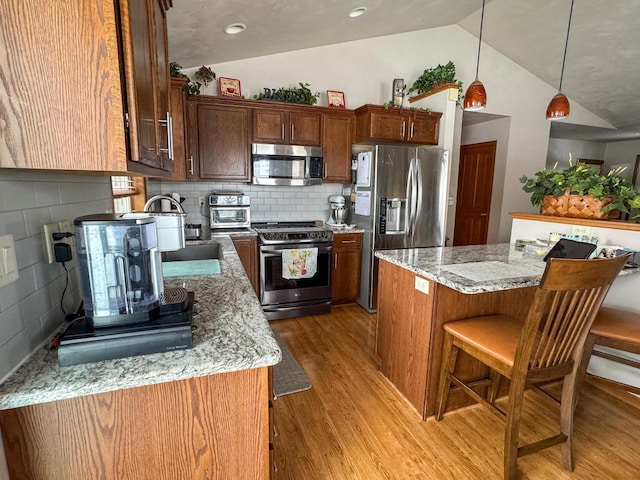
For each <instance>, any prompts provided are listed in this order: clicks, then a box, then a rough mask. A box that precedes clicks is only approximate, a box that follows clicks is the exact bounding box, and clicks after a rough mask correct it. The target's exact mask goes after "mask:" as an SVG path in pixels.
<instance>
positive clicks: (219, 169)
mask: <svg viewBox="0 0 640 480" xmlns="http://www.w3.org/2000/svg"><path fill="white" fill-rule="evenodd" d="M249 115H250V110H249V109H247V108H244V107H234V106H224V105H206V104H198V105H197V118H196V122H197V128H196V130H195V133H196V137H197V139H196V142H195V143H196V144H197V153H196V155H197V159H198V161H197V163H198V169H199V174H198V175H199V178H201V179H207V180H233V181H237V182H248V181H249V180H250V175H251V168H250V160H251V152H250V150H249V147H250V140H249V122H250V120H251V119H250V116H249Z"/></svg>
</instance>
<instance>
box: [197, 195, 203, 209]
mask: <svg viewBox="0 0 640 480" xmlns="http://www.w3.org/2000/svg"><path fill="white" fill-rule="evenodd" d="M198 202H199V204H200V206H201V207H204V197H198Z"/></svg>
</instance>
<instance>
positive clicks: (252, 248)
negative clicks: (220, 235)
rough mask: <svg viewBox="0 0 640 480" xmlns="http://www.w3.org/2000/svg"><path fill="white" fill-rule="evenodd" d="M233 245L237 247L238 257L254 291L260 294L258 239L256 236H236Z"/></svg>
mask: <svg viewBox="0 0 640 480" xmlns="http://www.w3.org/2000/svg"><path fill="white" fill-rule="evenodd" d="M233 245H234V246H235V247H236V251H237V252H238V257H240V261H241V262H242V266H243V267H244V271H245V272H246V274H247V277H249V281H250V282H251V286H252V287H253V291H254V292H256V295H257V294H258V260H257V258H258V239H257V238H256V237H242V238H234V239H233Z"/></svg>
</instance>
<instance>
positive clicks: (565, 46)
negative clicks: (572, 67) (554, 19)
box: [480, 0, 573, 92]
mask: <svg viewBox="0 0 640 480" xmlns="http://www.w3.org/2000/svg"><path fill="white" fill-rule="evenodd" d="M572 15H573V0H571V8H570V9H569V24H568V25H567V38H566V40H565V42H564V55H563V56H562V70H560V86H558V91H559V92H561V91H562V78H563V77H564V61H565V59H566V58H567V46H568V45H569V31H570V30H571V16H572ZM480 32H481V33H482V29H480Z"/></svg>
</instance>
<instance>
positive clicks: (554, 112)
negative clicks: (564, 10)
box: [547, 0, 573, 120]
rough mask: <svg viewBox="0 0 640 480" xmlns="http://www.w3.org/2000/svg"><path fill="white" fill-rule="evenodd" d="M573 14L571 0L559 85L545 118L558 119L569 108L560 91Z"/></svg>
mask: <svg viewBox="0 0 640 480" xmlns="http://www.w3.org/2000/svg"><path fill="white" fill-rule="evenodd" d="M572 15H573V0H571V8H570V9H569V24H568V25H567V38H566V40H565V42H564V55H563V56H562V70H561V71H560V85H558V93H557V94H556V95H555V97H553V98H552V99H551V102H549V106H548V107H547V120H560V119H562V118H567V117H568V116H569V112H570V111H571V108H570V106H569V99H568V98H567V97H566V95H565V94H564V93H562V78H563V77H564V62H565V60H566V58H567V45H569V31H570V30H571V16H572Z"/></svg>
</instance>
